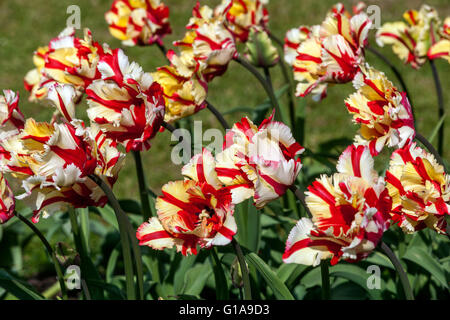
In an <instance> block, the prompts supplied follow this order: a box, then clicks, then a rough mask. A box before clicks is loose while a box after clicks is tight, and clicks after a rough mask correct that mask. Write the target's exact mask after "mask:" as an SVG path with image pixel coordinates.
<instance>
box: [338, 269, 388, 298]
mask: <svg viewBox="0 0 450 320" xmlns="http://www.w3.org/2000/svg"><path fill="white" fill-rule="evenodd" d="M370 275H371V274H370V273H367V272H366V270H364V269H362V268H361V267H358V266H357V265H351V264H338V265H336V266H333V267H331V268H330V276H334V277H341V278H345V279H348V280H350V281H353V282H354V283H356V284H357V285H359V286H360V287H361V288H363V289H365V290H366V291H367V293H368V294H369V295H370V297H371V299H375V300H380V299H381V290H383V288H386V285H385V283H384V281H383V280H382V279H380V281H381V289H380V290H377V289H369V288H368V287H367V279H368V278H369V276H370Z"/></svg>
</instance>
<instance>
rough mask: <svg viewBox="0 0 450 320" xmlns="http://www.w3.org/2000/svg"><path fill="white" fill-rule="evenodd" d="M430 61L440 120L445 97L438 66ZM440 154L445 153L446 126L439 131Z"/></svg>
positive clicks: (442, 126)
mask: <svg viewBox="0 0 450 320" xmlns="http://www.w3.org/2000/svg"><path fill="white" fill-rule="evenodd" d="M429 61H430V66H431V71H432V72H433V79H434V84H435V86H436V94H437V98H438V116H439V117H438V119H441V118H442V117H443V116H444V113H445V110H444V96H443V93H442V86H441V81H440V80H439V74H438V72H437V69H436V65H435V64H434V61H433V60H429ZM438 152H439V154H441V155H442V154H443V152H444V124H442V125H441V127H440V128H439V131H438Z"/></svg>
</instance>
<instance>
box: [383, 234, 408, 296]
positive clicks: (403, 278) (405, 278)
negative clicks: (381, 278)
mask: <svg viewBox="0 0 450 320" xmlns="http://www.w3.org/2000/svg"><path fill="white" fill-rule="evenodd" d="M380 248H381V250H382V251H383V252H384V253H385V254H386V255H387V257H388V258H389V260H391V262H392V264H393V265H394V267H395V270H397V273H398V276H399V277H400V282H401V283H402V287H403V291H404V292H405V297H406V299H407V300H414V295H413V292H412V290H411V285H410V284H409V280H408V276H407V275H406V272H405V270H404V269H403V266H402V264H401V263H400V261H399V259H398V258H397V256H396V255H395V253H394V252H393V251H392V250H391V248H389V246H388V245H387V244H386V243H384V242H383V241H382V242H381V243H380Z"/></svg>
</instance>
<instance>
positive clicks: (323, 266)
mask: <svg viewBox="0 0 450 320" xmlns="http://www.w3.org/2000/svg"><path fill="white" fill-rule="evenodd" d="M320 274H321V277H322V300H330V270H329V269H328V261H327V260H322V261H321V262H320Z"/></svg>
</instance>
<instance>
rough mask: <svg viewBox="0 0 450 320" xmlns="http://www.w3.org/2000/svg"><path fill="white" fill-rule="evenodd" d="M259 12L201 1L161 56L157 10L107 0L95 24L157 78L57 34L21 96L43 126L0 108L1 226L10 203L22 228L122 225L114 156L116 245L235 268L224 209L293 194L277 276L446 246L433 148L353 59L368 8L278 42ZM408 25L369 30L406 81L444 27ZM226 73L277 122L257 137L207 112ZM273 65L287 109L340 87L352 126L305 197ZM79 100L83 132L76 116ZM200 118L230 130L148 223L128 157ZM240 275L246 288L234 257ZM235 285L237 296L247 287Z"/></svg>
mask: <svg viewBox="0 0 450 320" xmlns="http://www.w3.org/2000/svg"><path fill="white" fill-rule="evenodd" d="M267 2H268V0H223V2H222V3H221V4H220V5H218V6H217V7H216V8H210V7H208V6H206V5H205V6H200V4H199V3H197V5H196V6H195V7H194V9H193V12H192V17H191V18H190V20H189V23H188V24H187V26H186V32H185V34H184V36H183V37H182V39H181V40H179V41H175V42H174V43H173V45H174V49H173V50H172V49H171V50H166V48H165V46H164V42H163V38H164V36H166V35H167V34H169V33H171V32H172V30H171V27H170V23H169V8H168V7H167V6H166V5H164V4H163V3H162V2H160V1H159V0H135V1H132V0H115V1H113V3H112V6H111V9H110V10H109V11H108V12H107V13H106V14H105V18H106V22H107V24H108V25H109V30H110V32H111V34H112V36H114V37H116V38H118V39H120V40H121V41H122V43H123V45H124V46H136V45H139V46H151V45H155V46H157V47H158V48H160V49H161V51H162V52H163V53H164V55H165V57H166V58H167V61H168V63H167V65H165V66H161V67H159V68H157V69H156V70H155V71H153V72H145V71H144V70H143V69H142V68H141V66H139V64H138V63H136V62H130V61H129V59H128V57H127V55H126V54H125V52H124V50H122V49H120V48H119V49H112V48H110V47H109V46H108V45H106V44H104V45H100V44H99V43H97V42H95V41H94V39H93V36H92V34H91V32H90V31H89V30H88V29H85V31H84V37H83V38H78V37H77V36H76V32H75V30H74V29H73V28H67V29H65V30H64V31H62V32H61V33H60V34H59V35H58V36H57V37H56V38H54V39H52V40H51V41H50V42H49V43H48V45H47V46H45V47H40V48H38V49H37V50H36V51H35V53H34V56H33V62H34V65H35V68H34V69H33V70H31V71H30V72H28V74H27V75H26V76H25V78H24V83H25V88H26V89H27V91H29V93H30V97H29V99H30V101H33V102H37V103H42V104H46V105H48V106H50V107H52V108H54V109H55V112H54V114H53V117H52V119H51V120H50V121H49V122H36V121H35V120H34V119H33V118H28V119H26V118H25V117H24V115H23V114H22V112H21V111H20V110H19V95H18V93H15V92H13V91H11V90H4V91H3V96H0V120H1V127H0V168H1V174H0V183H1V189H0V190H1V201H0V204H1V207H0V223H5V222H6V221H8V220H9V219H11V218H13V217H14V216H20V214H19V213H17V212H16V211H15V199H21V200H23V201H24V203H26V205H27V206H29V207H30V208H32V210H33V216H32V222H33V223H38V222H39V220H40V218H48V217H51V216H52V214H53V213H55V212H64V211H71V212H72V214H73V212H74V210H73V209H74V208H86V207H88V206H94V207H103V206H105V205H106V204H107V203H108V201H109V202H110V204H111V205H112V207H113V208H114V210H115V211H116V213H117V217H118V219H119V222H120V221H123V219H127V218H126V216H123V215H122V213H123V212H121V208H120V206H118V205H117V200H116V199H115V196H114V194H113V193H112V189H113V186H114V184H115V183H116V182H117V180H118V175H119V172H120V170H121V168H122V167H123V164H124V160H125V157H126V154H127V153H132V154H133V155H134V157H135V160H136V167H137V169H138V178H139V186H140V189H141V193H140V194H141V201H142V208H143V217H144V222H143V223H142V225H141V226H140V227H139V228H138V229H137V231H136V236H135V238H134V239H128V240H130V241H136V237H137V240H138V241H139V244H140V245H141V246H148V247H150V248H152V249H155V250H164V249H170V248H174V247H175V248H176V250H177V251H178V252H181V254H183V255H191V254H193V255H196V254H197V253H198V249H199V248H202V249H211V248H212V247H213V246H225V245H228V244H230V243H233V245H234V248H235V249H236V252H237V255H238V256H242V251H241V248H240V247H239V244H238V243H237V242H236V240H233V237H234V236H235V235H236V234H237V233H238V232H239V230H238V228H237V224H236V221H235V216H234V208H235V206H236V205H238V204H239V203H242V202H243V201H245V200H247V199H251V198H253V201H254V205H255V206H256V208H257V209H263V208H264V207H265V206H266V205H267V204H268V203H269V202H271V201H274V200H276V199H279V198H280V197H282V196H283V195H284V194H285V193H286V192H288V191H289V190H291V191H292V192H294V193H295V195H296V196H297V197H298V202H297V203H298V205H303V206H304V208H305V212H306V214H307V216H305V217H301V218H300V220H298V222H297V224H296V225H295V226H294V228H293V229H292V231H291V232H290V234H289V236H288V238H287V240H286V249H285V252H284V254H283V261H284V262H285V263H297V264H304V265H312V266H317V265H319V264H323V262H322V260H324V261H328V260H329V261H330V262H329V263H331V265H334V264H336V263H338V262H339V261H340V260H345V261H348V262H357V261H359V260H361V259H364V258H366V257H368V256H369V255H370V254H371V252H372V251H373V250H374V249H375V248H376V247H377V246H378V245H380V243H381V239H382V236H383V233H384V232H385V231H386V230H387V229H388V228H390V227H391V226H393V225H398V226H399V227H400V228H401V229H402V230H403V231H404V232H405V233H414V232H416V231H419V230H421V229H424V228H430V229H433V230H435V231H436V232H438V233H440V234H443V235H446V217H447V216H448V214H449V212H450V175H448V174H447V173H446V169H445V163H444V162H443V160H442V158H441V157H440V156H439V152H442V149H440V150H439V152H437V151H436V150H435V149H434V148H433V146H432V145H431V144H430V143H428V141H426V140H425V139H424V138H423V136H422V135H420V134H419V133H418V132H417V131H416V129H415V125H414V116H413V107H412V106H411V104H410V100H409V97H408V94H407V92H406V90H405V88H403V89H404V90H403V91H402V90H399V89H398V88H397V87H395V86H394V84H393V83H392V82H391V81H390V80H389V79H387V77H386V75H385V74H384V73H383V72H381V71H379V70H377V69H375V68H373V67H372V66H370V65H369V64H368V63H367V62H366V61H365V54H366V50H368V49H371V50H374V52H376V51H375V49H373V48H372V47H369V44H368V36H369V33H370V30H371V29H372V21H371V20H370V18H369V16H368V15H367V14H366V13H365V5H364V4H363V3H359V4H358V5H357V6H355V7H354V8H353V10H352V12H349V11H347V10H346V8H344V6H343V5H342V4H336V5H335V6H334V7H333V8H331V10H330V11H329V12H328V13H327V14H326V16H325V19H324V20H323V22H322V23H321V24H319V25H314V26H300V27H298V28H294V29H292V30H289V31H288V32H287V33H286V37H285V41H284V43H283V42H282V41H279V40H278V39H277V38H276V37H275V36H274V35H273V34H272V33H271V32H270V31H269V28H268V23H269V14H268V10H267V9H266V6H267ZM404 18H405V20H406V23H405V22H394V23H386V24H384V25H383V26H382V27H381V28H380V29H379V30H377V33H376V40H377V43H378V44H379V45H381V46H382V45H391V46H392V49H393V51H394V52H395V54H397V55H398V56H399V58H400V59H402V60H403V61H404V62H405V63H407V64H410V65H411V66H412V67H413V68H419V67H421V66H422V65H423V64H425V63H426V62H427V61H430V63H433V60H434V59H437V58H443V59H446V60H447V61H449V62H450V55H449V54H450V29H449V28H450V17H449V18H447V19H445V21H444V22H443V23H442V22H441V20H440V19H439V16H438V14H437V12H436V11H435V10H434V9H433V8H431V7H429V6H427V5H423V6H422V7H421V8H420V10H419V11H416V10H410V11H407V12H406V13H405V14H404ZM238 43H242V44H244V46H245V52H244V54H241V53H239V52H238V51H237V44H238ZM277 43H278V45H281V47H282V49H283V51H284V59H283V58H280V56H281V54H279V52H278V50H277V48H276V46H275V45H276V44H277ZM233 60H234V61H236V62H238V63H239V64H241V65H242V66H243V67H245V68H247V69H248V70H249V71H250V72H251V73H252V74H253V75H255V76H256V77H257V79H258V80H259V81H260V82H261V84H262V86H263V88H264V89H265V90H266V92H267V93H268V96H269V98H270V101H271V105H272V107H273V109H274V110H273V112H272V113H271V115H270V116H268V117H267V118H266V119H264V120H263V121H262V123H260V124H255V123H253V122H252V121H251V120H250V119H249V118H247V117H244V118H242V119H241V120H240V121H239V122H237V123H235V124H233V125H232V126H231V127H229V126H228V124H227V122H226V121H225V120H224V118H223V117H222V116H221V114H220V111H219V110H217V109H215V108H214V107H213V106H212V105H211V104H210V103H209V102H208V100H207V96H208V85H209V83H210V82H211V81H213V80H214V79H215V78H218V77H220V76H221V75H222V74H224V73H225V72H226V71H227V67H228V65H229V63H230V62H231V61H233ZM284 63H287V64H288V65H289V66H291V67H292V71H293V77H294V80H295V81H296V82H297V88H296V92H295V93H296V95H297V96H298V97H299V99H304V97H306V96H312V97H313V99H315V100H321V99H324V98H326V94H327V90H328V87H332V86H334V85H336V84H343V83H348V82H352V84H353V87H354V89H355V92H354V93H353V94H351V95H350V96H349V97H348V98H347V99H346V100H345V106H346V107H347V109H348V112H349V113H350V114H351V115H352V117H353V121H354V123H356V124H359V125H360V131H359V134H358V135H357V136H356V137H355V139H354V143H353V144H352V145H350V146H348V147H347V148H346V149H345V150H344V151H343V152H342V154H341V156H340V157H339V160H338V162H337V166H336V173H334V174H333V175H331V176H327V175H321V176H320V178H318V179H317V180H316V181H314V182H313V183H312V184H311V185H310V186H309V187H308V190H300V189H298V188H297V187H296V186H295V182H296V180H297V177H298V175H299V174H300V172H301V169H302V163H301V160H300V155H301V154H302V153H303V152H304V151H305V148H303V147H302V146H301V145H300V144H299V143H298V142H297V141H296V140H295V139H294V135H293V132H292V131H291V129H290V127H289V126H288V125H286V124H285V123H283V122H282V117H281V116H282V111H281V110H280V106H279V103H278V101H277V98H276V96H275V94H274V89H273V87H272V85H271V83H270V81H269V79H270V78H264V76H263V75H262V73H261V72H260V70H264V71H266V74H268V70H269V68H270V67H272V66H274V65H276V64H284ZM292 89H293V88H292ZM330 90H333V89H332V88H330ZM84 97H85V98H86V100H87V104H88V108H87V117H88V118H89V123H84V122H83V121H82V120H80V119H78V118H77V115H76V111H77V106H78V105H79V104H80V102H81V101H83V98H84ZM201 110H204V111H202V112H206V110H209V111H211V112H213V113H214V115H215V116H216V117H217V118H218V120H219V121H220V123H221V124H222V125H223V126H224V128H225V129H226V130H227V133H226V136H225V141H224V144H223V148H222V150H221V152H220V153H217V154H212V153H211V152H210V151H208V150H207V149H203V151H202V152H201V153H200V154H196V155H194V156H193V157H192V159H191V160H190V161H189V162H188V163H187V164H186V165H184V167H183V168H182V170H181V173H182V175H183V176H184V177H185V178H184V180H177V181H170V182H168V183H167V184H165V185H164V186H163V187H162V190H161V192H162V195H161V196H158V197H157V199H156V215H152V213H151V210H150V209H149V205H148V197H149V195H148V192H147V188H146V181H145V178H144V174H143V172H142V163H141V159H140V153H141V152H144V151H146V152H151V140H152V139H154V138H155V137H156V136H157V135H158V133H159V132H160V131H163V130H164V129H166V130H173V129H174V125H176V122H177V121H178V120H180V119H182V118H185V117H189V116H191V115H193V114H195V113H197V112H199V111H201ZM291 120H292V119H291ZM297 129H298V130H300V128H297ZM442 130H443V126H442ZM442 137H443V136H441V138H442ZM415 140H418V141H419V142H421V143H422V144H423V145H425V146H426V149H427V150H425V149H423V148H422V147H420V146H419V145H418V144H416V142H415ZM387 148H388V149H389V150H391V152H392V155H391V160H390V163H389V167H388V169H387V171H386V172H385V174H384V175H383V176H380V175H379V174H378V173H377V172H376V171H375V169H374V158H375V157H377V156H378V155H379V154H380V153H381V152H382V151H383V150H385V149H387ZM148 150H149V151H148ZM7 180H8V181H7ZM8 182H9V183H8ZM121 219H122V220H121ZM122 245H124V246H126V245H127V243H122ZM386 251H387V252H388V256H389V258H391V259H395V256H394V257H393V256H392V254H390V253H391V252H390V251H389V248H386ZM124 259H126V256H125V255H124ZM239 262H240V267H241V270H242V273H243V274H244V275H243V279H244V282H246V281H247V282H248V276H247V278H246V277H245V273H246V270H247V267H246V264H245V259H239ZM327 263H328V262H327ZM397 265H398V264H396V266H397ZM130 281H134V280H133V279H131V280H130ZM244 287H245V289H246V290H249V284H248V283H245V284H244Z"/></svg>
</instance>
